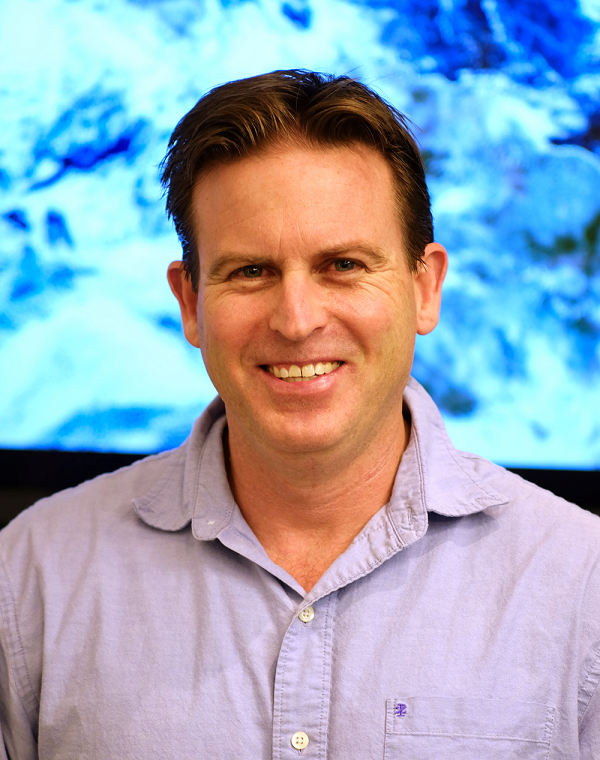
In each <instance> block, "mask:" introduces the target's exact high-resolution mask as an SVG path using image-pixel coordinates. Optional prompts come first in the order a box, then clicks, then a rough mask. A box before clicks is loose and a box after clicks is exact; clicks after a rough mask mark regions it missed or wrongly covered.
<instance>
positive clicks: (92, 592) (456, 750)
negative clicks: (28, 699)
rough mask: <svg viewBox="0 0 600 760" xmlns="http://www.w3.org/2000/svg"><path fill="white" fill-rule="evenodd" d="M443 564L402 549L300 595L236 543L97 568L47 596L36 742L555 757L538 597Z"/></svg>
mask: <svg viewBox="0 0 600 760" xmlns="http://www.w3.org/2000/svg"><path fill="white" fill-rule="evenodd" d="M215 567H216V571H215ZM440 568H444V569H440ZM440 568H438V567H437V566H436V565H435V563H433V564H432V563H431V562H424V563H420V565H419V567H414V566H412V565H411V563H410V562H408V561H404V560H403V558H402V557H401V555H399V556H398V558H397V559H395V560H393V561H390V562H387V563H385V565H383V566H382V567H381V568H379V569H378V571H377V572H373V573H370V574H369V575H367V576H365V577H363V578H361V579H360V580H357V581H356V582H355V583H352V584H349V585H347V586H345V587H343V588H341V589H339V590H334V591H332V592H331V593H329V594H327V595H325V596H324V597H322V598H321V599H318V600H317V601H316V602H315V603H314V604H312V605H310V609H306V607H305V606H304V605H303V604H302V600H301V598H300V597H299V596H298V595H297V594H295V593H294V592H291V591H290V590H289V589H286V588H285V587H284V585H283V584H282V583H280V582H279V581H277V580H276V579H275V578H273V577H272V576H271V575H269V573H267V572H266V571H264V570H263V569H262V568H260V567H258V566H257V565H255V564H253V563H251V562H246V561H244V560H243V559H242V558H240V559H238V560H236V562H233V563H232V562H229V563H223V564H222V565H219V564H218V563H217V565H216V566H213V568H212V570H211V572H210V573H208V572H206V571H205V569H204V566H203V565H202V564H199V565H198V566H197V567H194V566H193V565H192V566H190V564H189V563H181V564H180V565H178V564H177V563H174V564H173V566H172V567H171V568H170V569H169V572H168V573H167V574H166V575H163V574H162V573H161V574H158V575H155V574H152V575H148V574H147V573H146V574H144V573H143V572H141V570H140V573H138V574H136V573H132V572H131V570H132V568H131V566H130V565H129V567H128V568H127V572H124V573H123V574H122V576H119V575H118V574H117V575H115V574H114V573H113V574H112V576H111V577H112V578H113V581H112V582H111V583H108V582H107V581H106V574H104V573H94V574H93V576H90V577H89V578H88V579H87V583H86V584H85V593H73V594H72V595H71V597H70V598H69V600H68V604H67V607H68V609H67V608H65V609H62V610H56V609H55V610H51V609H50V606H49V607H48V609H47V613H46V615H47V618H46V625H45V631H44V639H43V651H42V655H43V656H42V657H41V659H40V662H43V679H41V671H38V675H39V676H40V679H39V682H40V684H41V685H40V687H39V688H40V699H41V708H40V726H39V737H40V757H43V758H45V759H46V760H57V758H59V757H60V758H61V759H62V758H79V757H84V756H85V757H102V758H107V759H109V758H119V760H123V759H124V758H126V759H129V758H131V759H132V760H133V759H134V758H135V759H136V760H137V758H140V760H141V759H142V758H143V759H144V760H148V759H150V758H164V757H178V758H181V759H182V760H186V758H190V759H191V758H192V757H193V758H197V757H198V756H203V757H212V758H230V757H252V758H253V759H256V760H267V759H269V758H286V757H290V758H292V757H296V756H297V752H298V749H296V748H294V746H293V745H292V741H293V738H294V737H298V736H300V735H302V736H301V737H300V739H301V741H305V739H304V738H302V737H306V739H307V740H308V745H307V746H304V747H303V748H302V752H303V754H304V753H305V755H306V757H307V758H312V757H314V758H322V759H323V760H325V758H328V760H342V759H343V760H364V758H367V757H368V758H384V757H385V758H386V759H387V760H393V759H394V758H400V757H411V759H413V760H415V759H416V760H419V759H420V758H423V760H424V759H425V758H428V760H429V759H430V758H431V757H443V758H444V759H445V760H455V759H456V760H458V758H460V760H470V758H473V760H475V758H477V760H481V758H482V757H485V758H486V760H494V758H498V759H499V758H502V760H507V759H508V760H510V758H520V757H527V758H531V760H536V759H537V758H540V760H541V758H545V759H546V758H549V757H554V755H553V754H551V753H550V749H551V747H552V743H553V742H555V740H556V734H555V726H556V725H557V713H558V712H559V711H560V713H561V720H562V722H563V724H564V723H565V722H566V723H567V724H568V723H573V724H574V725H576V716H575V715H574V714H573V709H572V708H571V707H570V706H569V700H568V693H569V691H572V682H573V677H574V676H573V673H569V667H568V664H566V663H567V660H568V655H567V653H566V651H565V650H564V645H562V644H561V643H560V642H561V641H562V639H563V637H562V632H560V631H556V625H555V626H554V629H552V627H551V626H550V625H549V624H548V623H549V620H550V617H549V610H548V606H549V604H550V602H548V603H547V602H546V600H545V598H544V596H543V595H541V594H539V593H538V595H537V596H532V594H531V593H529V594H526V589H524V588H521V589H520V590H519V589H517V588H512V589H507V588H506V584H505V582H503V581H502V582H501V581H498V583H497V584H496V585H495V586H490V584H489V583H485V584H484V583H483V581H481V580H478V579H476V578H473V577H471V576H470V575H469V574H466V573H463V574H462V576H461V577H459V576H460V573H459V571H458V569H457V570H456V571H455V572H454V573H451V574H448V572H447V563H446V565H442V566H440ZM417 571H419V572H417ZM115 579H116V580H115ZM521 585H522V584H521ZM520 595H521V597H522V598H520ZM525 596H528V597H529V598H528V599H527V604H525V601H526V600H525ZM561 647H563V650H561ZM573 735H576V734H575V733H574V734H573ZM297 741H298V739H297Z"/></svg>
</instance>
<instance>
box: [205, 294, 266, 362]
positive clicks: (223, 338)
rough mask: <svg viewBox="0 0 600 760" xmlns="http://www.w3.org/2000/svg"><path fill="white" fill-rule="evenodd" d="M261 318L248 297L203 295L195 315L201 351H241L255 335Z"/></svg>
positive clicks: (254, 304)
mask: <svg viewBox="0 0 600 760" xmlns="http://www.w3.org/2000/svg"><path fill="white" fill-rule="evenodd" d="M261 318H262V317H261V314H260V313H259V309H258V308H257V304H256V303H252V302H251V300H250V299H249V298H248V297H235V296H233V297H232V296H231V295H230V294H228V295H227V296H224V295H223V296H220V295H216V296H213V295H212V294H207V295H205V296H204V297H203V300H202V310H201V311H200V310H199V312H198V333H199V335H200V341H201V347H202V348H203V352H204V351H207V352H209V353H227V352H233V351H235V350H236V349H238V350H239V349H241V348H243V347H244V346H245V345H247V344H248V343H249V341H250V340H251V339H252V337H253V336H256V334H257V331H258V328H259V325H260V323H261Z"/></svg>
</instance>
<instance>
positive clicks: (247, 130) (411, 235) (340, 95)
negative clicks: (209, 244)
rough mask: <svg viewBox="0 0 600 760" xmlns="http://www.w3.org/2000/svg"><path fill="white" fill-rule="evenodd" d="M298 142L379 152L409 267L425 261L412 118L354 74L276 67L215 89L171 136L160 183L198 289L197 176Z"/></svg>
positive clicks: (427, 220)
mask: <svg viewBox="0 0 600 760" xmlns="http://www.w3.org/2000/svg"><path fill="white" fill-rule="evenodd" d="M299 140H301V141H304V142H305V143H308V144H312V145H319V146H321V145H322V146H328V145H331V146H340V145H347V146H351V145H352V144H356V143H359V144H363V145H367V146H369V147H371V148H374V149H375V150H376V151H378V152H379V153H380V154H381V155H382V156H383V157H384V158H385V159H386V161H387V163H388V165H389V166H390V168H391V170H392V173H393V177H394V181H395V185H396V195H397V200H398V205H399V217H400V224H401V227H402V230H403V233H404V239H405V241H406V245H407V249H408V250H407V255H408V263H409V266H410V267H411V269H413V270H415V269H416V268H417V266H418V262H419V261H422V256H423V250H424V248H425V246H426V245H427V244H428V243H431V242H432V241H433V220H432V217H431V203H430V200H429V192H428V190H427V185H426V182H425V167H424V165H423V160H422V158H421V154H420V153H419V149H418V147H417V144H416V142H415V139H414V137H413V135H412V132H411V130H410V128H409V126H408V120H407V119H406V117H405V116H403V115H402V114H401V113H400V112H399V111H397V110H396V109H395V108H394V107H393V106H391V105H390V104H389V103H387V102H386V101H385V100H384V99H383V98H381V97H380V96H379V95H377V93H375V92H373V90H371V89H370V88H369V87H367V86H366V85H364V84H362V83H361V82H358V81H357V80H356V79H352V78H351V77H347V76H340V77H334V76H330V75H326V74H319V73H316V72H314V71H304V70H297V69H291V70H288V71H272V72H271V73H269V74H262V75H260V76H255V77H250V78H248V79H239V80H237V81H234V82H228V83H227V84H223V85H220V86H219V87H215V88H214V89H213V90H211V91H210V92H209V93H207V94H206V95H205V96H204V97H202V98H201V99H200V100H199V101H198V102H197V103H196V105H195V106H194V107H193V108H192V110H191V111H189V112H188V113H187V114H186V115H185V116H184V117H183V118H182V119H181V121H180V122H179V124H178V125H177V126H176V127H175V130H174V131H173V134H172V135H171V139H170V141H169V147H168V151H167V155H166V156H165V158H164V159H163V161H162V164H161V168H162V176H161V181H162V184H163V187H164V188H165V191H166V196H167V200H166V206H167V214H168V215H169V216H170V217H172V219H173V222H174V224H175V229H176V231H177V235H178V236H179V240H180V242H181V245H182V248H183V266H184V268H185V270H186V276H187V277H191V278H192V285H193V287H194V290H197V288H198V284H199V274H200V264H199V261H198V255H197V253H196V252H195V251H194V248H195V240H194V230H193V226H192V208H191V207H192V196H193V191H194V186H195V183H196V181H197V180H198V177H199V176H200V175H201V174H202V172H204V171H206V170H207V169H208V168H209V167H212V166H214V165H215V164H219V163H230V162H232V161H236V160H239V159H242V158H245V157H246V156H250V155H256V154H257V153H259V152H260V151H261V150H264V149H265V148H268V147H269V146H271V145H273V144H275V143H279V142H286V141H289V142H293V141H299Z"/></svg>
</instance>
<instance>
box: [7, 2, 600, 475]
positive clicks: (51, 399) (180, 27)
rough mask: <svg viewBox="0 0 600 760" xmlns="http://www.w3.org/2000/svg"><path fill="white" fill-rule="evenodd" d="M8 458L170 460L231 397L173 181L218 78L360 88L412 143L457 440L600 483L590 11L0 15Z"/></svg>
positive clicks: (27, 7)
mask: <svg viewBox="0 0 600 760" xmlns="http://www.w3.org/2000/svg"><path fill="white" fill-rule="evenodd" d="M0 30H1V31H0V35H1V39H0V44H1V48H0V49H1V50H2V55H1V56H0V122H1V128H0V309H1V310H2V313H1V315H0V389H1V392H0V446H1V447H6V448H21V447H23V448H25V447H27V448H66V449H90V450H105V451H107V450H112V451H134V452H146V451H155V450H158V449H162V448H167V447H170V446H173V445H176V444H178V443H179V442H180V441H181V440H182V439H183V438H184V437H185V436H186V435H187V433H188V431H189V428H190V426H191V423H192V421H193V419H194V417H195V416H196V415H197V414H198V413H199V412H200V411H201V410H202V409H203V408H204V406H205V405H206V403H207V402H208V401H209V400H210V399H211V398H212V395H213V393H214V389H213V388H212V385H211V384H210V381H209V380H208V378H207V376H206V373H205V371H204V369H203V366H202V360H201V356H200V353H199V352H198V351H195V350H194V349H192V348H191V347H189V346H188V345H187V344H186V343H185V340H184V339H183V336H182V334H181V329H180V324H179V315H178V312H177V308H176V303H175V301H174V299H173V297H172V296H171V293H170V291H169V289H168V286H167V284H166V279H165V270H166V266H167V264H168V262H169V261H171V260H172V259H177V258H180V251H179V248H178V243H177V240H176V237H175V234H174V232H173V230H172V227H171V225H170V224H169V223H168V222H167V221H166V219H165V215H164V210H163V202H162V200H161V191H160V187H159V185H158V169H157V166H158V163H159V162H160V160H161V158H162V156H163V155H164V152H165V148H166V143H167V140H168V137H169V135H170V132H171V131H172V129H173V127H174V126H175V124H176V123H177V121H178V120H179V118H180V117H181V116H182V115H183V113H185V112H186V111H187V110H188V109H189V108H190V107H191V106H192V105H193V104H194V103H195V102H196V100H197V99H198V98H199V97H200V96H201V95H202V94H203V93H204V92H205V91H206V90H207V89H209V88H211V87H213V86H215V85H216V84H219V83H221V82H224V81H227V80H230V79H234V78H238V77H242V76H249V75H252V74H258V73H262V72H264V71H268V70H272V69H275V68H290V67H305V68H313V69H318V70H324V71H329V72H333V73H338V74H339V73H351V74H353V75H355V76H358V77H360V78H361V79H362V80H363V81H365V82H366V83H367V84H369V85H370V86H372V87H374V88H375V89H376V90H377V91H379V92H380V93H381V94H382V95H383V96H384V97H386V98H388V99H389V100H390V101H392V102H393V103H394V104H395V105H396V106H397V107H398V108H400V109H401V110H402V111H404V112H405V113H407V114H408V115H409V116H410V118H411V119H412V120H413V122H414V123H415V124H416V125H417V126H418V127H419V131H418V132H417V136H418V139H419V141H420V144H421V146H422V149H423V154H424V157H425V161H426V165H427V169H428V181H429V184H430V189H431V193H432V198H433V211H434V217H435V223H436V238H437V239H438V240H439V241H440V242H442V243H444V244H445V245H446V247H447V248H448V249H449V251H450V254H451V269H450V272H449V275H448V279H447V285H446V290H445V296H444V303H443V311H442V320H441V323H440V325H439V327H438V328H437V329H436V330H435V331H434V332H433V333H432V334H431V335H430V336H426V337H424V338H422V339H419V341H418V345H417V355H416V359H415V365H414V374H415V376H416V377H417V378H418V379H419V380H421V382H423V383H424V384H425V385H426V387H427V388H428V389H429V390H430V392H431V393H432V394H433V396H434V398H435V399H436V401H437V403H438V404H439V406H440V408H441V409H442V411H443V414H444V417H445V420H446V423H447V425H448V428H449V431H450V434H451V436H452V437H453V440H454V442H455V443H456V444H457V445H458V446H459V447H461V448H465V449H470V450H474V451H477V452H478V453H480V454H483V455H484V456H486V457H488V458H490V459H493V460H495V461H498V462H501V463H503V464H508V465H514V466H519V465H520V466H524V467H527V466H528V467H567V468H598V467H600V383H599V378H600V347H599V345H600V341H599V336H600V242H599V241H600V99H599V95H600V66H599V63H600V31H599V30H600V3H599V2H598V0H586V1H585V2H583V0H582V1H581V2H579V3H577V2H574V0H560V1H559V0H554V1H552V0H546V2H544V3H540V2H533V1H529V0H480V1H475V0H462V1H456V0H438V1H434V0H406V2H401V1H400V0H370V1H368V2H364V1H362V2H361V1H358V0H357V1H354V2H353V1H352V0H311V1H310V2H308V1H304V0H294V1H293V2H284V3H280V2H271V1H270V0H205V1H204V0H203V1H201V2H191V0H129V2H127V1H126V0H110V1H109V0H106V1H104V2H103V1H102V0H19V2H18V3H16V2H10V0H4V1H3V2H0Z"/></svg>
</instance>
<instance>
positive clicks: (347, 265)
mask: <svg viewBox="0 0 600 760" xmlns="http://www.w3.org/2000/svg"><path fill="white" fill-rule="evenodd" d="M333 265H334V267H335V269H336V271H337V272H349V271H350V270H351V269H354V267H355V266H356V262H354V261H352V259H336V260H335V261H334V262H333Z"/></svg>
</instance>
